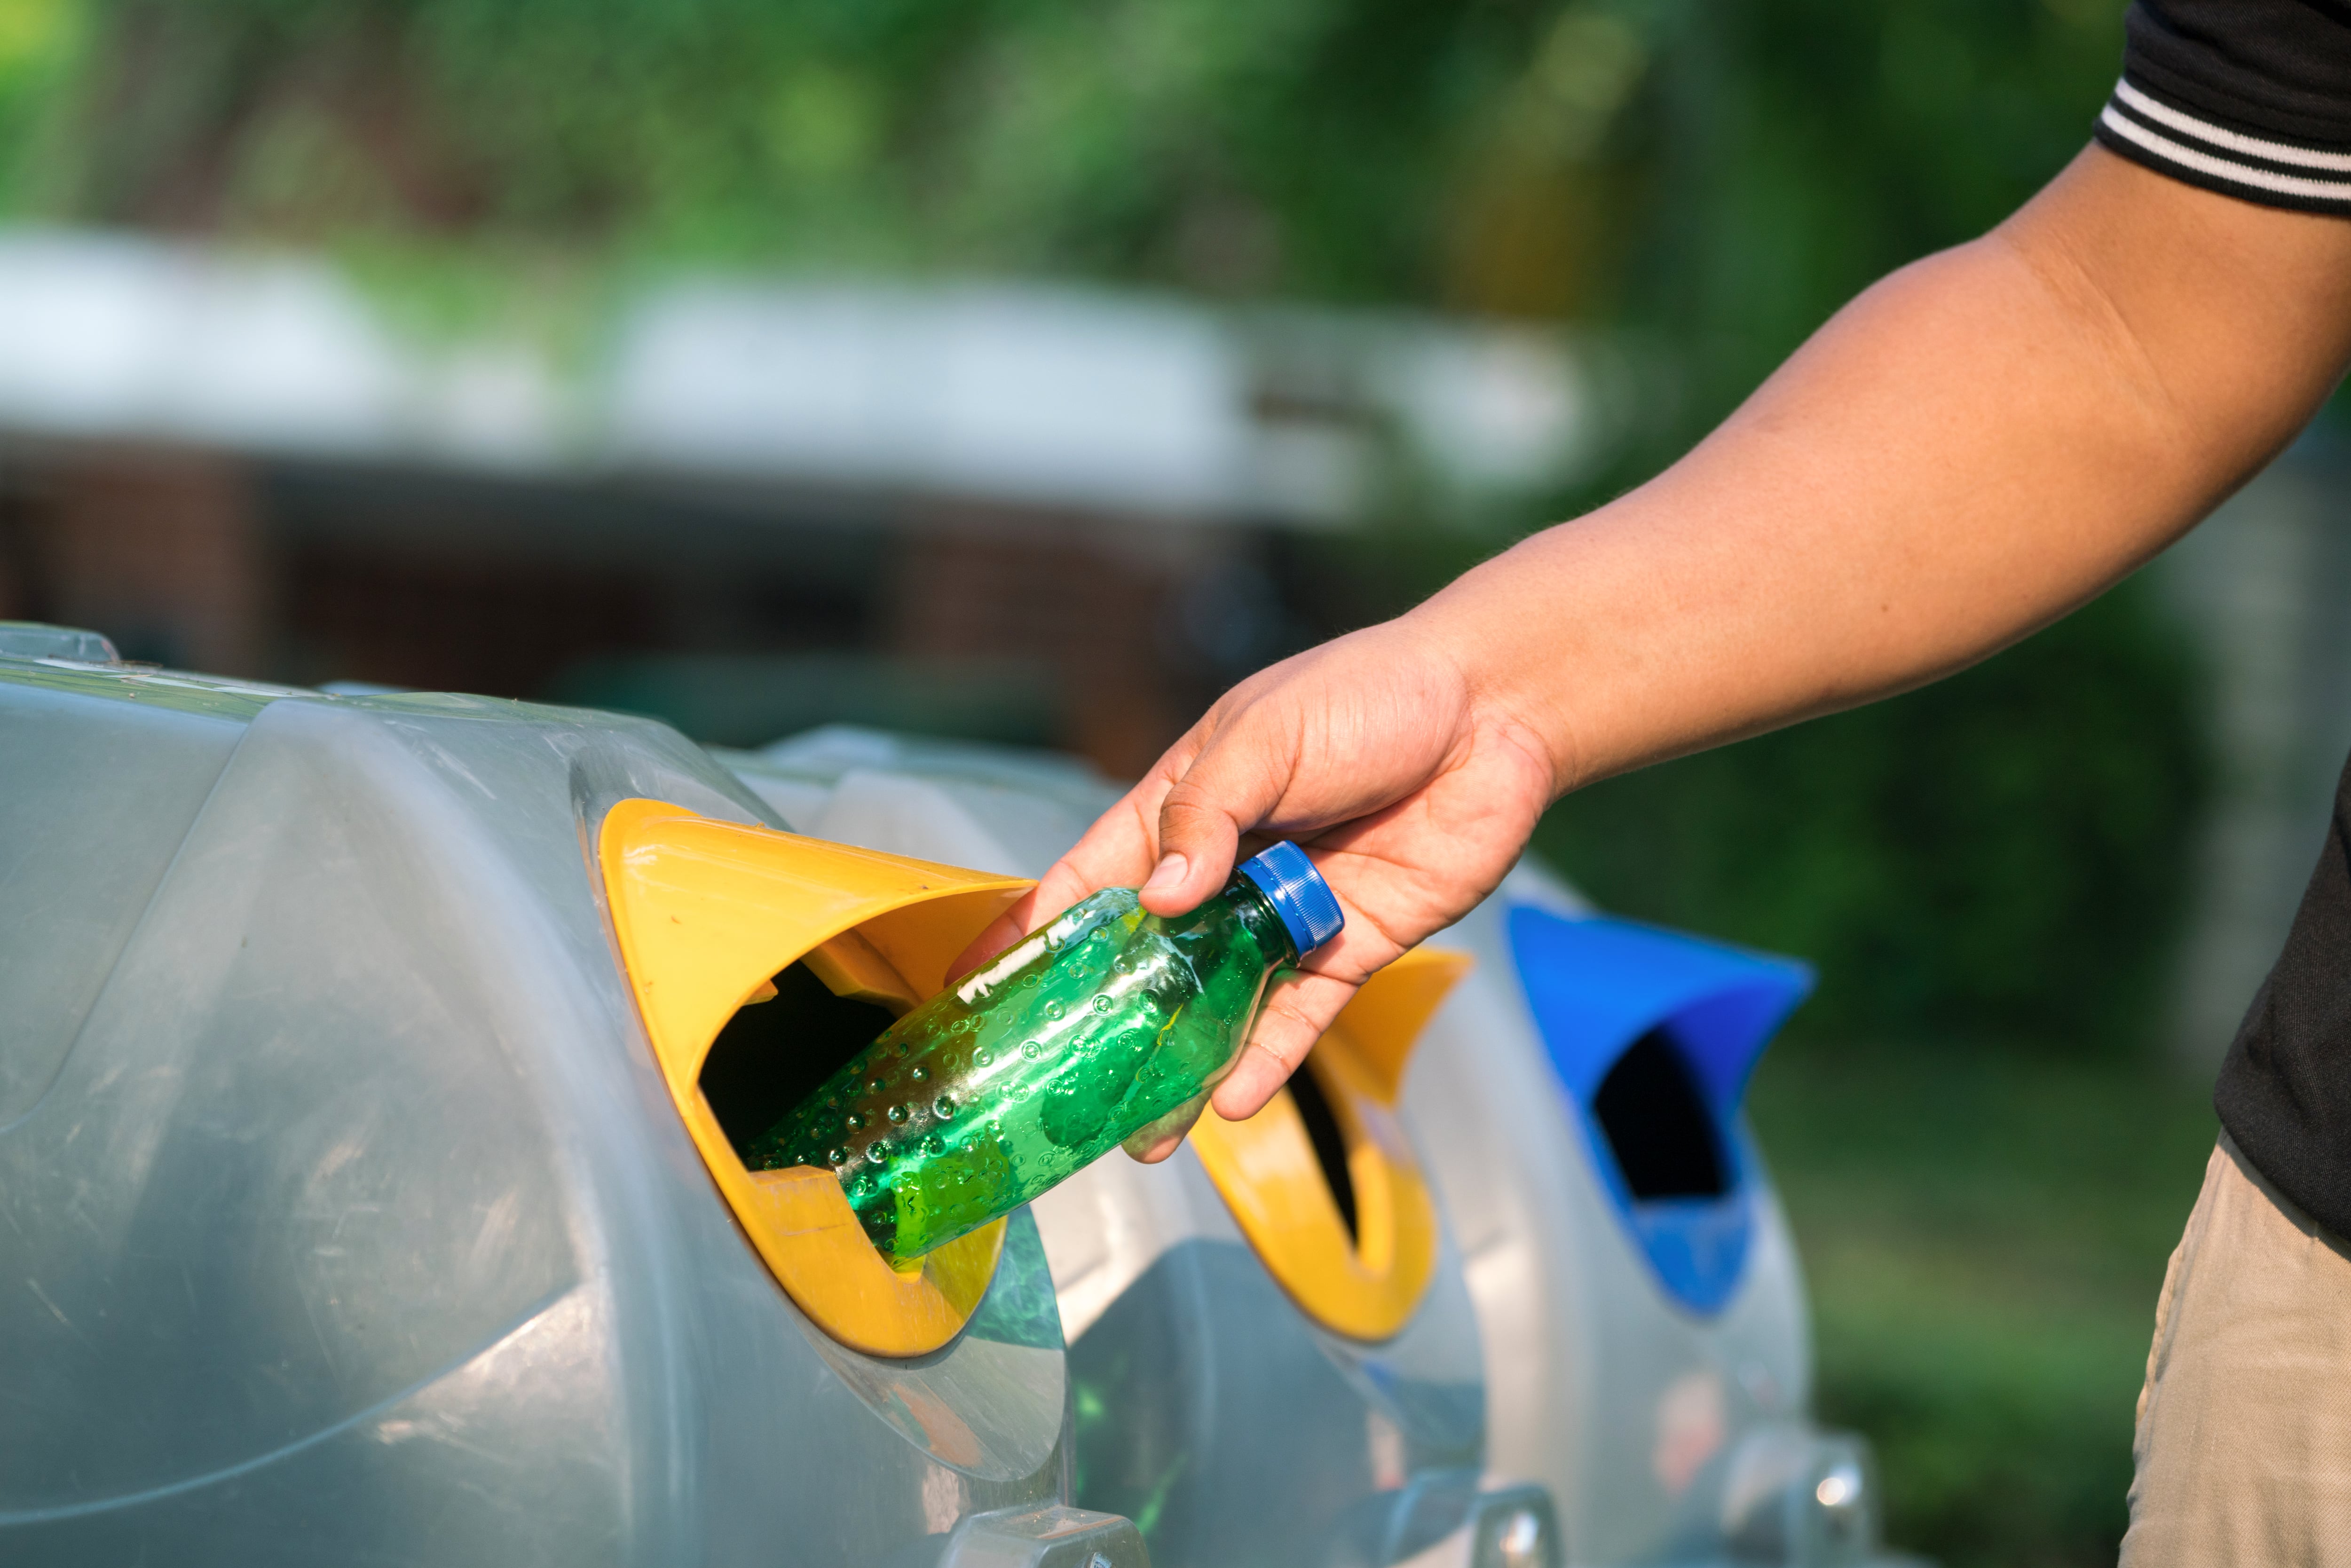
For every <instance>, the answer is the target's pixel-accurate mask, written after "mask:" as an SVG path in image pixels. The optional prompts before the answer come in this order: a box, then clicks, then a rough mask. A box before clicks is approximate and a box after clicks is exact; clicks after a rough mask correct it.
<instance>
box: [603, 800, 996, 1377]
mask: <svg viewBox="0 0 2351 1568" xmlns="http://www.w3.org/2000/svg"><path fill="white" fill-rule="evenodd" d="M597 849H598V860H599V862H600V864H601V869H602V872H603V878H604V889H605V894H606V897H607V899H608V900H609V902H610V905H611V915H612V930H613V935H614V936H615V937H616V938H617V940H618V941H619V943H620V948H621V957H622V963H623V965H624V966H625V967H626V969H627V971H628V976H629V982H630V985H631V987H632V988H633V990H634V991H635V994H636V998H637V1009H638V1011H639V1013H640V1014H641V1015H642V1017H643V1019H644V1024H645V1033H646V1035H647V1036H648V1037H649V1038H650V1040H652V1042H653V1055H654V1057H655V1059H656V1060H657V1061H659V1062H660V1064H661V1070H662V1076H663V1078H664V1081H665V1082H667V1083H668V1085H669V1092H670V1098H671V1100H672V1101H674V1103H676V1105H677V1109H678V1114H679V1115H680V1116H682V1117H683V1118H684V1121H685V1125H686V1130H687V1131H688V1132H689V1133H690V1134H692V1135H693V1138H694V1142H695V1147H697V1148H698V1149H700V1150H701V1151H702V1158H703V1162H704V1163H705V1165H706V1166H709V1168H710V1174H711V1176H712V1178H713V1179H714V1180H716V1182H717V1184H718V1188H719V1191H720V1192H721V1193H723V1194H724V1195H725V1196H726V1201H727V1203H728V1204H729V1206H731V1207H732V1208H733V1209H734V1211H735V1218H736V1219H737V1221H738V1222H739V1223H740V1224H741V1225H742V1227H743V1229H744V1232H745V1234H746V1235H747V1236H748V1237H749V1238H750V1240H751V1244H752V1246H753V1247H755V1248H757V1249H758V1252H759V1256H760V1257H761V1258H762V1259H764V1260H766V1261H767V1264H768V1268H769V1269H770V1270H772V1271H773V1272H774V1274H775V1276H776V1279H777V1281H778V1282H779V1283H781V1284H782V1286H783V1288H784V1289H785V1291H787V1292H789V1294H790V1296H791V1298H792V1300H793V1301H795V1302H797V1303H798V1304H799V1307H800V1309H801V1310H802V1311H803V1312H807V1313H808V1314H809V1316H810V1318H812V1319H814V1320H815V1321H816V1322H817V1323H818V1324H819V1325H820V1327H822V1328H823V1329H824V1330H825V1332H826V1333H830V1334H831V1335H832V1336H833V1337H834V1338H836V1339H839V1340H840V1341H841V1342H842V1343H845V1344H848V1345H851V1346H853V1347H854V1348H856V1349H859V1350H862V1351H866V1352H869V1353H871V1354H875V1355H891V1356H908V1355H921V1354H925V1353H926V1352H929V1351H933V1350H935V1349H937V1348H938V1347H939V1346H940V1345H943V1344H945V1343H946V1342H947V1341H948V1340H950V1339H952V1338H954V1337H955V1335H956V1332H957V1331H959V1330H960V1329H961V1328H962V1327H963V1325H964V1322H966V1320H967V1319H968V1318H969V1317H970V1316H971V1313H972V1310H973V1309H974V1308H976V1307H977V1305H978V1304H979V1300H980V1297H981V1296H982V1295H984V1294H985V1293H986V1292H987V1284H988V1281H989V1280H990V1279H991V1278H992V1277H993V1276H994V1274H995V1270H996V1260H997V1257H998V1253H999V1252H1000V1251H1001V1249H1002V1248H1003V1244H1004V1224H1003V1222H1002V1221H1000V1220H999V1221H998V1222H997V1223H995V1224H993V1225H990V1226H988V1227H987V1228H984V1229H981V1230H978V1231H976V1232H974V1233H973V1234H972V1235H970V1236H967V1237H965V1238H964V1239H961V1240H959V1241H955V1242H952V1243H950V1244H948V1245H947V1246H946V1247H942V1248H940V1249H938V1250H937V1251H935V1252H933V1253H931V1254H930V1255H929V1256H928V1257H926V1258H925V1259H924V1260H923V1262H922V1266H921V1268H920V1269H919V1270H910V1271H908V1272H906V1273H903V1274H902V1273H899V1272H897V1271H895V1270H893V1269H892V1268H891V1267H890V1265H889V1264H888V1263H887V1262H885V1261H883V1258H882V1255H881V1253H879V1252H878V1251H876V1250H875V1249H874V1248H873V1245H872V1242H870V1241H868V1240H867V1239H866V1237H865V1233H864V1231H863V1229H862V1228H860V1227H859V1225H858V1223H857V1218H856V1215H855V1214H854V1213H853V1212H852V1210H851V1208H850V1207H849V1199H848V1197H846V1196H845V1195H844V1194H843V1193H842V1192H841V1183H840V1182H839V1180H838V1179H837V1178H835V1177H834V1176H833V1175H832V1173H831V1172H830V1171H820V1170H813V1169H808V1168H801V1169H796V1170H788V1171H761V1172H756V1173H755V1172H752V1171H748V1170H746V1169H745V1168H744V1166H743V1163H742V1161H741V1160H740V1159H739V1158H737V1155H736V1153H735V1149H734V1146H733V1145H732V1144H731V1143H730V1142H729V1141H728V1139H727V1137H726V1131H725V1130H724V1129H723V1128H721V1127H720V1126H719V1124H718V1119H717V1117H716V1116H715V1115H714V1114H712V1113H711V1110H710V1106H709V1104H708V1103H707V1102H705V1100H704V1098H703V1095H702V1089H701V1083H700V1080H701V1075H702V1067H703V1062H704V1061H705V1059H706V1058H707V1057H708V1056H709V1054H710V1047H711V1044H712V1042H713V1041H715V1040H716V1039H717V1038H718V1032H719V1030H722V1029H724V1028H725V1027H726V1020H727V1019H730V1018H732V1017H733V1016H734V1015H735V1011H736V1009H737V1008H739V1007H742V1006H744V1005H746V1004H747V1003H750V1002H755V1001H760V1000H764V999H766V998H771V997H773V996H774V994H775V991H774V988H773V985H772V979H773V977H774V976H775V975H776V974H778V972H779V971H781V970H782V969H784V968H785V967H788V966H789V965H791V964H793V963H795V962H798V961H801V960H806V961H807V963H808V965H809V967H810V969H811V970H813V971H814V972H815V973H816V975H817V977H818V978H820V980H822V981H823V982H824V983H825V984H826V985H827V986H828V987H829V988H832V989H833V990H835V991H838V992H840V993H841V994H843V995H848V996H855V997H858V998H863V999H869V1000H876V1001H881V1002H883V1004H884V1005H886V1006H890V1007H892V1008H893V1009H895V1010H898V1011H904V1009H906V1008H908V1007H911V1006H913V1005H914V1003H915V1002H917V1001H919V1000H921V999H922V998H926V997H929V996H931V995H932V994H934V993H935V992H936V991H938V990H940V989H942V988H944V987H945V985H946V967H947V965H948V964H949V963H951V962H953V961H954V959H955V957H956V955H957V954H958V953H960V952H962V950H963V949H964V947H965V946H967V945H968V944H969V943H970V941H971V940H972V938H973V937H975V936H977V935H978V934H979V933H980V932H981V931H982V930H983V929H985V928H986V926H987V924H988V923H989V922H990V921H992V920H994V919H995V918H996V917H997V916H998V915H1000V914H1002V913H1003V912H1004V910H1005V909H1006V908H1007V907H1008V906H1009V905H1010V904H1012V902H1013V901H1014V900H1015V899H1017V898H1019V896H1020V895H1021V894H1023V893H1025V892H1027V891H1028V890H1029V886H1030V885H1031V884H1030V883H1029V882H1027V881H1026V880H1024V879H1022V878H1019V877H1008V876H997V875H991V874H988V873H982V872H973V871H964V870H960V869H958V868H956V867H954V866H944V865H935V864H933V863H932V862H928V861H918V860H910V859H907V858H906V857H904V856H903V855H892V854H883V853H881V852H877V851H872V850H862V849H856V848H852V847H851V846H849V845H846V844H836V843H830V842H827V841H823V840H821V839H809V838H802V837H800V836H799V835H797V834H793V833H781V832H777V831H774V830H772V829H768V828H761V827H749V826H745V825H743V824H741V823H737V822H722V821H714V820H712V819H710V818H706V817H702V816H699V815H697V814H695V812H693V811H690V810H686V809H685V808H684V807H683V806H674V805H669V804H666V803H664V802H663V801H659V800H623V801H622V802H621V803H620V804H619V805H617V806H614V807H613V808H612V809H611V811H610V812H608V813H607V814H606V815H605V818H604V822H603V827H602V829H601V831H600V832H599V834H598V841H597Z"/></svg>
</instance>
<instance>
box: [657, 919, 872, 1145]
mask: <svg viewBox="0 0 2351 1568" xmlns="http://www.w3.org/2000/svg"><path fill="white" fill-rule="evenodd" d="M775 985H776V994H775V996H774V998H771V999H770V1000H768V1001H764V1002H754V1003H752V1004H751V1005H749V1006H747V1007H743V1008H738V1009H736V1012H735V1016H734V1017H733V1018H731V1019H728V1020H727V1021H726V1028H725V1029H723V1030H719V1031H718V1038H717V1040H716V1041H714V1042H713V1043H712V1045H711V1047H710V1055H709V1058H708V1059H707V1060H706V1061H704V1063H703V1065H702V1080H701V1082H702V1097H703V1099H704V1100H705V1101H706V1102H708V1103H709V1105H710V1113H711V1114H712V1115H714V1116H716V1117H717V1118H718V1125H719V1126H720V1127H721V1128H722V1129H724V1131H725V1132H726V1141H727V1142H728V1143H729V1144H732V1145H734V1146H735V1153H736V1155H737V1157H738V1158H740V1159H743V1160H745V1161H746V1162H748V1160H749V1157H750V1155H749V1151H750V1148H751V1145H753V1144H755V1143H757V1142H758V1139H759V1137H760V1135H761V1134H764V1133H766V1132H767V1131H768V1128H770V1127H772V1126H774V1125H775V1124H777V1123H778V1122H780V1121H782V1120H783V1119H784V1117H785V1115H786V1114H788V1113H789V1112H790V1111H791V1109H792V1107H794V1106H795V1105H798V1104H799V1103H800V1102H801V1101H802V1100H805V1099H807V1098H808V1096H809V1095H810V1093H812V1092H814V1091H815V1090H816V1089H817V1088H818V1086H819V1085H820V1084H822V1083H823V1082H824V1081H825V1080H826V1079H828V1078H830V1077H831V1076H832V1074H833V1073H834V1072H835V1071H837V1070H838V1069H840V1068H841V1067H842V1066H844V1065H846V1064H847V1062H848V1061H849V1059H850V1058H851V1057H852V1056H855V1055H856V1054H857V1053H858V1052H859V1051H862V1050H864V1049H865V1047H866V1046H867V1045H869V1044H871V1043H872V1040H873V1037H874V1036H875V1035H878V1034H880V1033H881V1032H882V1031H883V1030H885V1029H888V1028H889V1027H890V1026H891V1025H892V1024H893V1023H894V1022H896V1021H897V1019H896V1016H895V1015H894V1014H893V1013H892V1012H891V1011H890V1009H888V1008H885V1007H883V1006H881V1005H880V1004H878V1003H875V1002H869V1001H862V1000H860V999H858V998H854V997H843V996H836V995H835V994H834V993H833V991H832V990H831V988H830V987H828V986H827V985H826V984H825V983H824V982H823V981H822V980H820V979H818V978H817V977H816V974H815V972H814V971H813V970H811V969H810V967H808V966H807V965H806V964H805V963H800V964H794V965H792V966H791V967H789V968H788V969H786V970H784V971H783V972H782V973H781V974H779V975H778V976H777V977H776V980H775Z"/></svg>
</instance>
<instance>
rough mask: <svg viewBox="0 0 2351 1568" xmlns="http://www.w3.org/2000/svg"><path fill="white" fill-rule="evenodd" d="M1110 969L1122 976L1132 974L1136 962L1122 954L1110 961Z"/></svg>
mask: <svg viewBox="0 0 2351 1568" xmlns="http://www.w3.org/2000/svg"><path fill="white" fill-rule="evenodd" d="M1110 967H1112V968H1113V969H1115V970H1117V971H1118V972H1119V973H1120V974H1122V975H1125V974H1131V973H1133V972H1134V959H1132V958H1130V957H1128V956H1126V955H1125V954H1123V953H1121V954H1120V955H1119V956H1117V957H1115V958H1113V959H1112V960H1111V961H1110Z"/></svg>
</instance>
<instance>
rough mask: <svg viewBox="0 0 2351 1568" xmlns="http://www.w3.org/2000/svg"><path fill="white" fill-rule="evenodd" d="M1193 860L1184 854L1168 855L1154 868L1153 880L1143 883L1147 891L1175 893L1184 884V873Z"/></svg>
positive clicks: (1189, 867) (1144, 889) (1152, 872)
mask: <svg viewBox="0 0 2351 1568" xmlns="http://www.w3.org/2000/svg"><path fill="white" fill-rule="evenodd" d="M1191 869H1192V862H1190V861H1187V860H1186V859H1185V858H1184V857H1183V856H1182V855H1168V856H1166V857H1165V858H1163V859H1162V860H1161V861H1160V862H1159V863H1158V864H1157V865H1156V866H1154V867H1153V868H1152V871H1151V880H1150V881H1149V882H1146V883H1144V884H1143V891H1144V892H1145V893H1173V892H1175V890H1176V889H1177V888H1179V887H1181V886H1183V885H1184V873H1186V872H1187V871H1189V870H1191Z"/></svg>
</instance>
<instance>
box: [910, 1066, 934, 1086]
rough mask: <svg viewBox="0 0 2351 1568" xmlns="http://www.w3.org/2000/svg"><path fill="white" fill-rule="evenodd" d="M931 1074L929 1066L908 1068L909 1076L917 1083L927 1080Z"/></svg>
mask: <svg viewBox="0 0 2351 1568" xmlns="http://www.w3.org/2000/svg"><path fill="white" fill-rule="evenodd" d="M930 1075H931V1074H930V1070H929V1069H927V1068H922V1067H912V1068H908V1069H907V1070H906V1076H907V1078H908V1079H909V1080H911V1081H912V1082H916V1083H921V1082H925V1080H927V1079H928V1078H929V1077H930Z"/></svg>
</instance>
